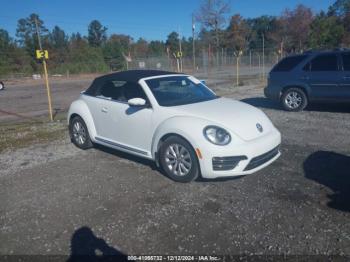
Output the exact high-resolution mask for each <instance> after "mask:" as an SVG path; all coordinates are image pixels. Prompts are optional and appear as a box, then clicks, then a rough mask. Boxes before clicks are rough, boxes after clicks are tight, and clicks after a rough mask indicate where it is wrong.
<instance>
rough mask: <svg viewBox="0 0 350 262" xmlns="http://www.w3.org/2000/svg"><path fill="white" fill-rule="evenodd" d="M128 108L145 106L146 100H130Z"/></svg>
mask: <svg viewBox="0 0 350 262" xmlns="http://www.w3.org/2000/svg"><path fill="white" fill-rule="evenodd" d="M128 104H129V106H144V105H146V100H145V99H143V98H138V97H137V98H132V99H129V100H128Z"/></svg>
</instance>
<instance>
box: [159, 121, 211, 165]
mask: <svg viewBox="0 0 350 262" xmlns="http://www.w3.org/2000/svg"><path fill="white" fill-rule="evenodd" d="M209 124H210V123H209V122H208V121H207V120H204V119H200V118H194V117H189V116H175V117H172V118H169V119H167V120H165V121H163V122H162V123H161V124H159V126H158V127H157V129H156V131H155V132H154V135H153V139H152V156H153V158H154V159H155V154H156V152H157V151H158V145H159V142H160V140H161V138H162V137H164V136H165V135H169V134H176V135H179V136H182V137H183V138H184V139H186V140H187V141H188V142H189V143H190V144H191V145H192V147H193V148H194V149H195V148H198V147H200V145H201V144H202V143H205V142H206V140H205V138H204V136H203V128H204V127H205V126H207V125H209Z"/></svg>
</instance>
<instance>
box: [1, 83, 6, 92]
mask: <svg viewBox="0 0 350 262" xmlns="http://www.w3.org/2000/svg"><path fill="white" fill-rule="evenodd" d="M4 89H5V85H4V83H3V82H0V91H1V90H4Z"/></svg>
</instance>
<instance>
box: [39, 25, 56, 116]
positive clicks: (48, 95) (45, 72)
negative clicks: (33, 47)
mask: <svg viewBox="0 0 350 262" xmlns="http://www.w3.org/2000/svg"><path fill="white" fill-rule="evenodd" d="M35 28H36V34H37V36H38V43H39V48H40V51H43V48H42V45H41V37H40V29H39V26H38V20H37V19H36V18H35ZM42 62H43V67H44V74H45V83H46V91H47V100H48V104H49V114H50V121H53V115H52V104H51V91H50V85H49V76H48V73H47V66H46V60H45V57H43V59H42Z"/></svg>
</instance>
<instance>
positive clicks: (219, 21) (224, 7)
mask: <svg viewBox="0 0 350 262" xmlns="http://www.w3.org/2000/svg"><path fill="white" fill-rule="evenodd" d="M229 11H230V6H229V4H228V3H227V2H226V1H224V0H202V3H201V6H200V7H199V9H198V10H197V12H196V13H195V19H196V21H197V22H199V23H200V24H201V26H202V29H205V30H207V31H213V32H214V34H215V45H216V49H217V50H219V47H220V37H219V31H220V30H221V29H222V27H223V26H224V25H225V23H226V18H225V14H227V13H228V12H229Z"/></svg>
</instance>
